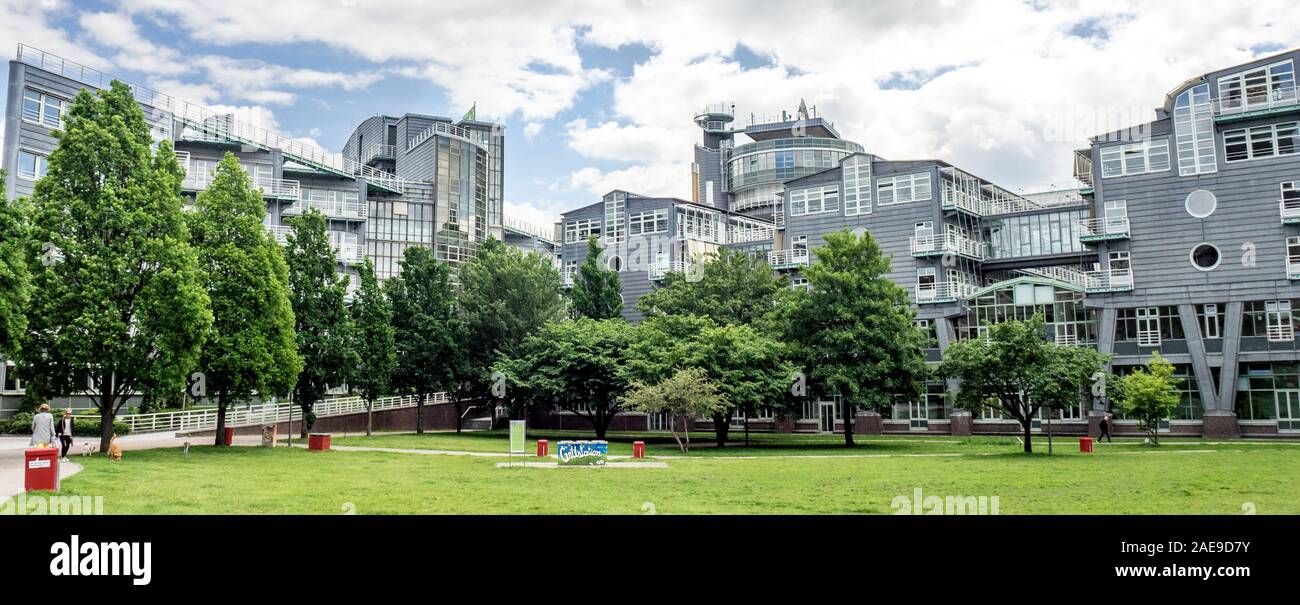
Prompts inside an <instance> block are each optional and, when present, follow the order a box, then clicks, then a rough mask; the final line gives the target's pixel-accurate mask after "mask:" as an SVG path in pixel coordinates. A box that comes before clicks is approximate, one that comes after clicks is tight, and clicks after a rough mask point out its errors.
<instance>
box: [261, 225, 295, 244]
mask: <svg viewBox="0 0 1300 605" xmlns="http://www.w3.org/2000/svg"><path fill="white" fill-rule="evenodd" d="M265 227H266V230H267V231H269V232H271V235H274V236H275V241H277V242H279V243H280V245H281V246H283V245H286V244H288V243H289V233H290V232H292V231H293V228H292V227H288V226H286V225H265Z"/></svg>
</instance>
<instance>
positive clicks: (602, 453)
mask: <svg viewBox="0 0 1300 605" xmlns="http://www.w3.org/2000/svg"><path fill="white" fill-rule="evenodd" d="M555 453H556V455H558V456H559V457H560V466H603V465H604V464H605V461H606V460H608V459H609V442H607V441H561V442H559V443H557V444H555Z"/></svg>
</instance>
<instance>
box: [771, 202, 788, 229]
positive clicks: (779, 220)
mask: <svg viewBox="0 0 1300 605" xmlns="http://www.w3.org/2000/svg"><path fill="white" fill-rule="evenodd" d="M772 224H773V225H776V228H777V229H784V228H785V209H784V208H780V207H778V208H777V209H776V211H775V212H773V213H772Z"/></svg>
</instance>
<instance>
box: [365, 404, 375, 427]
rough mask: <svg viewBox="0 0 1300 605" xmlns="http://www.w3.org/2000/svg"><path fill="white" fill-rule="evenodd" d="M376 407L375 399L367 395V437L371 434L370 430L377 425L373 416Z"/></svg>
mask: <svg viewBox="0 0 1300 605" xmlns="http://www.w3.org/2000/svg"><path fill="white" fill-rule="evenodd" d="M374 408H375V401H374V400H373V399H370V398H369V397H367V398H366V436H367V437H369V436H370V431H371V429H373V428H374V426H375V423H374V419H373V417H372V414H373V412H374Z"/></svg>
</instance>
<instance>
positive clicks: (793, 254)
mask: <svg viewBox="0 0 1300 605" xmlns="http://www.w3.org/2000/svg"><path fill="white" fill-rule="evenodd" d="M767 264H769V265H771V266H772V268H773V269H794V268H796V267H807V266H808V250H806V249H799V250H773V251H771V252H768V253H767Z"/></svg>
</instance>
